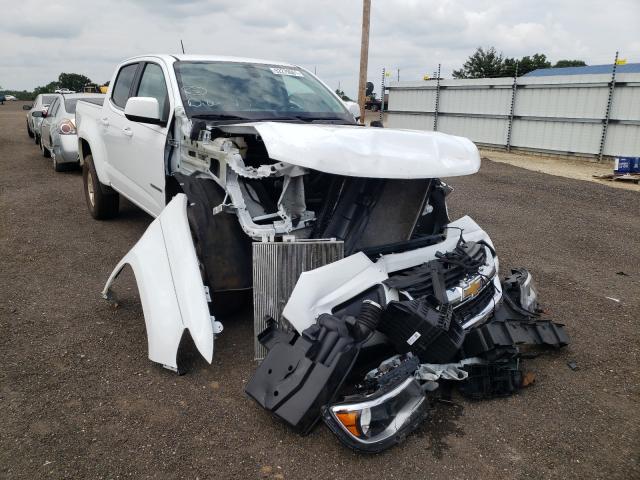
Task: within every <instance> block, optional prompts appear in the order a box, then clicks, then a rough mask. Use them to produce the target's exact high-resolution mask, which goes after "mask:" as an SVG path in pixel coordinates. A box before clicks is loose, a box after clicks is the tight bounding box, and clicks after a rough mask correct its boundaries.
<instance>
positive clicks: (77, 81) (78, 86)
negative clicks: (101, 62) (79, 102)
mask: <svg viewBox="0 0 640 480" xmlns="http://www.w3.org/2000/svg"><path fill="white" fill-rule="evenodd" d="M58 83H59V84H60V86H61V87H60V88H68V89H69V90H73V91H76V92H82V90H83V88H84V86H85V85H86V84H87V83H92V82H91V79H90V78H89V77H85V76H84V75H80V74H79V73H61V74H60V75H59V76H58Z"/></svg>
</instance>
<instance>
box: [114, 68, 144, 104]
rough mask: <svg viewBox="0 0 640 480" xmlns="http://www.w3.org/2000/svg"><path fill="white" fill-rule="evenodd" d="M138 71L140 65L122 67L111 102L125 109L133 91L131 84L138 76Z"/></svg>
mask: <svg viewBox="0 0 640 480" xmlns="http://www.w3.org/2000/svg"><path fill="white" fill-rule="evenodd" d="M137 69H138V64H137V63H134V64H131V65H126V66H124V67H122V68H121V69H120V73H118V78H116V84H115V85H114V87H113V93H112V94H111V100H112V101H113V103H115V104H116V105H117V106H118V107H120V108H124V107H125V105H126V104H127V100H128V99H129V92H130V91H131V84H132V83H133V78H134V77H135V75H136V70H137Z"/></svg>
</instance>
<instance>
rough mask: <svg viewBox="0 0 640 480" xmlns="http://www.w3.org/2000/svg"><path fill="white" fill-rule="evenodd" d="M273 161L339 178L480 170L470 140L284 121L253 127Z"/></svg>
mask: <svg viewBox="0 0 640 480" xmlns="http://www.w3.org/2000/svg"><path fill="white" fill-rule="evenodd" d="M250 125H251V126H252V127H253V128H255V130H256V131H257V132H258V133H259V134H260V136H261V137H262V140H263V142H264V144H265V146H266V148H267V152H268V153H269V157H270V158H271V159H272V160H276V161H279V162H286V163H290V164H293V165H298V166H301V167H306V168H310V169H314V170H319V171H322V172H326V173H332V174H335V175H346V176H351V177H370V178H437V177H455V176H460V175H470V174H472V173H475V172H477V171H478V169H479V168H480V154H479V152H478V149H477V148H476V146H475V145H474V144H473V142H471V140H469V139H467V138H464V137H456V136H453V135H447V134H444V133H439V132H423V131H419V130H394V129H387V128H375V127H358V126H351V125H317V124H315V125H314V124H297V123H280V122H260V123H253V124H250Z"/></svg>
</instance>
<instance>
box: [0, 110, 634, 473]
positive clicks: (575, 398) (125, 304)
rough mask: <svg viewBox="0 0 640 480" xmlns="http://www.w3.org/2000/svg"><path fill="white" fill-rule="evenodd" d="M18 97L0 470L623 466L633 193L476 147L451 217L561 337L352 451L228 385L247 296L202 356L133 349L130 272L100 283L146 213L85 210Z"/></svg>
mask: <svg viewBox="0 0 640 480" xmlns="http://www.w3.org/2000/svg"><path fill="white" fill-rule="evenodd" d="M20 108H21V103H19V102H15V103H8V104H6V105H4V106H0V258H1V259H2V263H1V267H0V412H2V413H1V416H0V431H1V432H2V433H1V434H0V477H2V478H121V477H134V478H191V479H194V478H201V479H204V478H273V479H276V478H296V479H297V478H318V477H324V478H358V479H360V478H362V479H364V478H402V479H409V478H425V477H429V478H434V479H447V480H450V479H466V478H469V479H478V478H493V479H503V478H505V479H506V478H527V479H545V478H576V479H577V478H579V479H584V478H603V479H605V478H606V479H630V478H640V459H639V452H640V448H639V438H640V421H639V419H640V409H639V407H640V401H639V399H640V395H639V371H638V365H639V362H638V360H639V358H638V356H639V355H638V354H639V351H640V342H639V340H640V338H639V337H640V336H639V331H640V329H639V326H638V320H639V319H638V306H639V303H640V280H639V279H640V243H639V242H640V241H639V239H640V221H639V219H638V207H639V206H640V202H639V200H640V197H639V196H638V194H637V193H635V192H629V191H625V190H620V189H614V188H610V187H607V186H604V185H598V184H594V183H590V182H580V181H575V180H570V179H566V178H561V177H555V176H550V175H545V174H541V173H536V172H532V171H528V170H523V169H520V168H516V167H513V166H510V165H505V164H498V163H492V162H490V161H486V162H484V165H483V167H482V169H481V171H480V172H479V173H478V174H477V175H474V176H471V177H466V178H457V179H455V178H454V179H451V180H450V183H451V184H452V185H453V186H454V187H455V189H456V191H455V192H454V193H453V194H452V195H451V197H450V209H451V211H452V217H454V218H456V217H458V216H460V215H463V214H469V215H471V216H473V217H474V218H475V219H476V221H477V222H478V223H479V224H480V225H483V227H484V228H485V229H486V230H487V231H488V232H489V233H490V235H491V236H492V238H493V240H494V242H495V244H496V247H497V249H498V252H499V255H500V259H501V268H502V271H503V272H506V271H508V270H507V269H508V268H510V267H514V266H521V265H522V266H526V267H528V268H530V269H531V270H532V272H533V273H534V275H535V278H536V281H537V283H538V286H539V288H540V291H541V294H542V298H543V301H544V303H545V304H546V306H547V308H548V310H549V311H550V314H551V316H552V318H554V319H555V320H557V321H560V322H563V323H565V324H566V325H567V328H568V331H569V333H570V335H571V337H572V341H573V343H572V345H571V346H570V347H568V348H566V349H565V350H563V351H560V352H557V353H551V354H548V355H545V356H542V357H539V358H537V359H534V360H528V361H527V362H526V366H527V368H528V369H529V370H531V371H533V372H534V373H535V374H536V383H535V384H534V385H533V386H532V387H530V388H527V389H525V390H523V391H522V392H521V393H519V394H518V395H515V396H513V397H510V398H506V399H497V400H492V401H484V402H477V403H473V402H469V401H466V400H464V399H462V398H458V397H455V398H454V400H455V402H456V404H455V405H453V406H450V405H438V406H437V407H436V408H435V410H434V411H433V412H432V415H431V418H430V420H428V421H427V422H425V424H424V425H423V426H422V427H421V428H420V429H419V431H418V432H416V433H415V434H413V435H412V436H411V437H410V438H409V439H408V440H407V441H406V442H405V443H403V444H402V445H400V446H399V447H396V448H393V449H392V450H389V451H387V452H385V453H384V454H381V455H377V456H363V455H359V454H355V453H353V452H351V451H349V450H347V449H345V448H343V447H342V446H340V444H338V442H337V441H336V439H335V438H333V436H332V435H331V434H330V432H329V431H328V430H327V429H326V428H324V427H322V426H321V427H320V428H317V429H316V430H315V431H314V432H313V433H312V434H311V435H309V436H307V437H299V436H297V435H296V434H294V433H292V432H290V431H289V430H288V429H287V428H286V427H285V426H284V425H281V424H279V423H278V422H276V421H274V420H273V419H272V418H270V416H269V415H268V414H267V413H266V412H264V411H262V410H261V409H260V408H259V407H258V406H257V405H256V404H254V403H253V402H252V401H250V400H249V399H248V398H247V397H246V396H245V395H244V394H243V386H244V384H245V383H246V381H247V380H248V378H249V377H250V375H251V373H252V370H253V369H254V367H255V364H254V362H253V361H252V341H251V333H252V327H251V320H250V318H251V316H250V311H249V307H248V308H247V311H245V312H243V313H242V314H241V315H239V316H238V317H237V318H233V319H228V320H226V322H225V331H224V334H223V335H222V336H221V337H220V338H219V339H218V340H217V341H216V353H215V358H214V362H213V365H211V366H209V365H207V364H206V363H204V362H203V361H201V362H199V363H196V365H195V366H194V368H193V369H192V371H191V372H190V373H189V374H187V375H185V376H181V377H178V376H176V375H175V374H173V373H171V372H169V371H167V370H164V369H162V368H161V367H158V366H156V365H155V364H152V363H151V362H150V361H149V360H148V359H147V354H146V347H147V346H146V337H145V328H144V320H143V316H142V311H141V307H140V303H139V298H138V295H137V290H136V286H135V280H134V278H133V275H132V274H131V273H130V272H126V273H125V274H123V276H122V277H121V278H120V279H119V280H118V282H117V283H116V286H115V290H116V293H117V294H118V298H119V300H120V302H121V303H120V306H119V307H118V308H113V307H111V306H110V305H109V304H108V303H107V302H105V301H103V300H102V299H101V298H100V296H99V291H100V290H101V288H102V286H103V284H104V282H105V280H106V278H107V276H108V274H109V273H110V271H111V269H112V268H113V267H114V266H115V264H116V263H117V261H118V260H119V259H120V258H121V257H122V256H123V255H124V254H125V253H126V252H127V251H128V250H129V248H130V247H131V246H132V245H133V244H134V243H135V242H136V240H137V239H138V238H139V237H140V235H141V234H142V233H143V231H144V230H145V228H146V227H147V226H148V224H149V223H150V221H151V219H150V218H149V217H148V216H147V215H146V214H144V213H142V212H141V211H140V210H138V209H137V208H135V207H133V206H131V205H129V204H126V203H125V205H123V206H122V208H121V215H120V217H119V218H117V219H115V220H113V221H108V222H97V221H94V220H92V219H91V218H90V216H89V214H88V213H87V210H86V207H85V205H84V199H83V195H82V190H81V176H80V174H79V172H76V171H74V172H68V173H58V174H56V173H54V171H53V169H52V166H51V161H50V160H46V159H44V158H42V156H41V155H40V152H39V150H38V149H37V148H36V146H34V144H33V142H32V141H31V140H30V139H29V138H28V137H27V134H26V131H25V122H24V112H23V111H22V110H21V109H20ZM607 297H613V298H616V299H619V301H615V300H611V299H608V298H607ZM570 360H574V361H576V362H577V365H578V369H577V370H575V371H574V370H571V369H570V368H569V367H568V366H567V362H568V361H570Z"/></svg>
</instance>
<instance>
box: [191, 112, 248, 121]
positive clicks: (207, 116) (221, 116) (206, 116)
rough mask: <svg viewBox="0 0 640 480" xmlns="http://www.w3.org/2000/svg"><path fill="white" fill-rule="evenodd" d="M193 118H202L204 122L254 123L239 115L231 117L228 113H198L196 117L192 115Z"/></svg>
mask: <svg viewBox="0 0 640 480" xmlns="http://www.w3.org/2000/svg"><path fill="white" fill-rule="evenodd" d="M191 118H202V119H203V120H249V121H252V119H251V118H247V117H240V116H238V115H230V114H227V113H197V114H195V115H191Z"/></svg>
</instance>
